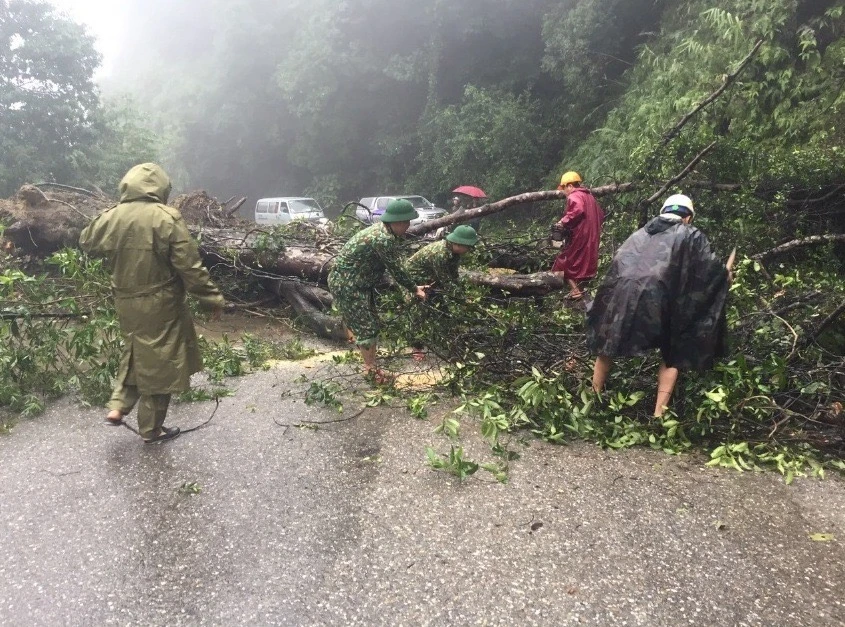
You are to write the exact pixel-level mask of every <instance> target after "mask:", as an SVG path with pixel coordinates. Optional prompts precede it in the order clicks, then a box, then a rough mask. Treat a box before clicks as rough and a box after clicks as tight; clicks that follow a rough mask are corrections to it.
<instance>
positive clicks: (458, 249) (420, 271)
mask: <svg viewBox="0 0 845 627" xmlns="http://www.w3.org/2000/svg"><path fill="white" fill-rule="evenodd" d="M477 243H478V234H477V233H476V232H475V229H474V228H472V227H471V226H468V225H466V224H461V225H460V226H457V227H455V230H454V231H452V232H451V233H449V234H448V235H447V236H446V239H445V240H440V241H439V242H435V243H433V244H429V245H428V246H424V247H423V248H420V249H419V250H418V251H417V252H416V253H414V254H413V255H412V256H411V258H410V259H408V263H407V264H406V266H405V267H406V269H407V271H408V274H410V275H411V278H412V279H413V280H414V281H416V282H417V284H418V285H433V284H437V285H439V286H441V287H446V286H447V285H449V284H451V283H455V282H456V281H457V280H458V267H459V266H460V265H461V256H462V255H465V254H466V253H468V252H469V251H470V250H472V247H473V246H475V245H476V244H477Z"/></svg>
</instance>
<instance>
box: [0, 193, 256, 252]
mask: <svg viewBox="0 0 845 627" xmlns="http://www.w3.org/2000/svg"><path fill="white" fill-rule="evenodd" d="M116 204H117V200H116V199H114V198H110V197H108V196H106V195H105V194H104V193H102V192H101V191H99V190H96V191H89V190H85V189H81V188H73V187H69V186H63V185H55V184H41V185H40V187H36V186H35V185H24V186H23V187H21V188H20V189H19V190H18V192H17V194H15V196H13V197H12V198H8V199H0V224H3V225H5V227H6V228H5V231H4V232H3V238H2V239H3V241H2V246H3V248H5V250H6V251H7V252H11V251H16V252H18V253H20V254H28V255H34V256H35V257H41V258H43V257H47V256H49V255H50V254H52V253H54V252H56V251H57V250H61V249H62V248H65V247H67V246H76V243H77V241H78V240H79V234H80V232H81V231H82V229H83V228H85V226H86V225H87V224H88V222H90V221H91V219H93V218H94V216H96V215H97V214H98V213H100V212H101V211H103V210H105V209H108V208H109V207H113V206H114V205H116ZM226 204H227V203H223V204H221V203H220V202H218V200H217V199H216V198H214V197H212V196H209V195H208V194H207V193H206V192H205V191H202V190H200V191H195V192H191V193H190V194H181V195H179V196H177V197H175V198H172V199H171V201H170V203H169V205H170V206H171V207H175V208H176V209H179V211H180V212H181V213H182V217H184V218H185V221H186V222H187V223H188V224H190V225H192V226H198V227H206V226H210V227H219V228H225V227H237V226H238V225H240V224H241V223H242V222H243V220H242V219H241V218H240V217H238V215H237V214H236V213H235V215H230V213H231V212H230V211H228V210H227V206H226ZM230 204H231V203H230ZM233 206H234V205H233Z"/></svg>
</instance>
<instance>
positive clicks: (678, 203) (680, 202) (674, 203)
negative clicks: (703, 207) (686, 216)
mask: <svg viewBox="0 0 845 627" xmlns="http://www.w3.org/2000/svg"><path fill="white" fill-rule="evenodd" d="M679 209H686V210H687V211H689V212H690V213H691V214H692V215H695V208H694V207H693V206H692V199H691V198H690V197H689V196H684V195H683V194H672V195H671V196H669V198H667V199H666V201H665V202H664V203H663V208H662V209H661V210H660V213H676V212H677V211H678V210H679Z"/></svg>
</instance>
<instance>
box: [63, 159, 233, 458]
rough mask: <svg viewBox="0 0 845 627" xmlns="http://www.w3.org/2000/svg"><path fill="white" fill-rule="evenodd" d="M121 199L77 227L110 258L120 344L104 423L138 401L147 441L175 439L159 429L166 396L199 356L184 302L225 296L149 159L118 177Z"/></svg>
mask: <svg viewBox="0 0 845 627" xmlns="http://www.w3.org/2000/svg"><path fill="white" fill-rule="evenodd" d="M119 190H120V204H118V205H117V206H116V207H113V208H111V209H107V210H106V211H104V212H103V213H101V214H100V215H99V216H97V217H96V218H95V219H94V221H93V222H91V224H90V225H88V227H86V228H85V230H84V231H83V232H82V235H81V236H80V238H79V245H80V246H81V248H82V249H83V250H84V251H85V252H87V253H90V254H92V255H96V256H102V257H105V258H107V259H108V261H109V262H110V267H111V280H112V291H113V293H114V299H115V308H116V310H117V316H118V320H119V322H120V331H121V334H122V336H123V341H124V343H125V349H124V354H123V359H122V361H121V364H120V369H119V371H118V373H117V380H116V384H115V388H114V393H113V394H112V397H111V400H110V401H109V404H108V407H109V409H111V410H112V411H111V412H110V413H109V414H108V416H107V420H108V422H109V423H110V424H114V425H120V424H121V422H122V420H123V417H124V416H126V415H127V414H128V413H129V412H130V411H131V410H132V408H133V407H134V406H135V405H136V404H137V403H138V402H139V401H140V405H139V408H138V431H139V433H140V435H141V437H142V438H144V441H145V442H159V441H162V440H168V439H171V438H174V437H176V436H177V435H178V434H179V429H178V428H172V429H168V428H166V427H164V419H165V416H166V415H167V408H168V405H169V403H170V397H171V395H172V394H174V393H178V392H183V391H185V390H187V389H189V387H190V377H191V375H192V374H193V373H195V372H199V371H200V370H202V356H201V355H200V351H199V346H198V343H197V335H196V332H195V331H194V324H193V321H192V320H191V313H190V311H189V309H188V303H187V301H186V293H188V292H190V293H191V294H192V295H193V296H195V297H196V298H197V299H198V300H199V302H200V304H201V305H203V306H204V307H206V308H208V309H211V310H212V311H214V315H215V316H219V314H220V312H222V309H223V305H224V300H223V296H222V294H221V293H220V291H219V290H218V289H217V287H216V286H215V285H214V283H212V282H211V279H210V278H209V275H208V271H207V270H206V269H205V268H204V267H203V266H202V263H201V262H200V256H199V252H198V250H197V246H196V244H195V243H194V241H193V240H192V238H191V235H190V234H189V233H188V228H187V226H186V225H185V221H184V220H183V219H182V215H181V214H180V213H179V211H177V210H176V209H173V208H171V207H168V206H166V205H165V203H166V202H167V198H168V196H169V195H170V179H169V178H168V176H167V174H166V173H165V172H164V170H163V169H162V168H161V167H159V166H157V165H156V164H154V163H144V164H141V165H137V166H135V167H134V168H132V169H131V170H129V172H128V173H127V174H126V176H125V177H124V178H123V180H122V181H121V182H120V187H119Z"/></svg>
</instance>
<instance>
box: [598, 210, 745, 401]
mask: <svg viewBox="0 0 845 627" xmlns="http://www.w3.org/2000/svg"><path fill="white" fill-rule="evenodd" d="M694 216H695V210H694V208H693V204H692V200H690V199H689V198H688V197H687V196H684V195H682V194H676V195H674V196H670V197H669V198H668V199H667V200H666V202H665V203H664V204H663V209H662V211H661V215H659V216H657V217H656V218H654V219H652V220H651V221H650V222H649V223H648V224H646V225H645V227H643V228H642V229H640V230H639V231H637V232H636V233H634V234H633V235H631V237H629V238H628V239H627V240H626V241H625V243H624V244H622V246H621V247H620V248H619V250H618V251H617V253H616V256H615V257H614V258H613V263H612V265H611V267H610V271H609V272H608V273H607V276H606V277H605V278H604V280H603V282H602V285H601V287H599V290H598V292H597V294H596V299H595V302H594V304H593V306H592V308H591V309H590V311H589V313H588V314H587V325H588V326H587V345H588V347H589V348H590V350H591V352H593V353H594V354H598V358H597V359H596V363H595V367H594V369H593V389H594V390H595V391H596V392H601V391H602V389H603V388H604V383H605V380H606V379H607V374H608V372H609V370H610V366H611V363H612V362H611V358H612V357H623V356H632V355H640V354H643V353H644V352H646V351H649V350H653V349H655V348H659V349H660V355H661V357H662V363H661V365H660V370H659V372H658V378H657V401H656V404H655V408H654V415H655V416H661V415H662V414H663V412H664V410H665V408H666V406H667V405H668V404H669V399H670V398H671V397H672V392H673V390H674V388H675V383H676V382H677V379H678V370H679V369H696V370H703V369H707V368H711V367H712V365H713V362H714V360H715V358H717V357H720V356H721V355H722V354H723V352H724V337H725V302H726V299H727V293H728V287H729V284H730V281H731V275H730V270H729V269H728V268H726V267H725V266H724V265H723V264H722V263H721V262H720V261H719V260H718V259H716V256H715V255H714V254H713V253H712V252H711V251H710V243H709V242H708V241H707V237H705V235H704V234H703V233H702V232H701V231H699V230H698V229H696V228H695V227H693V226H691V225H690V222H692V219H693V217H694Z"/></svg>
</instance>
